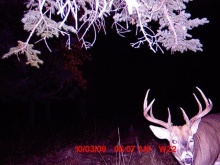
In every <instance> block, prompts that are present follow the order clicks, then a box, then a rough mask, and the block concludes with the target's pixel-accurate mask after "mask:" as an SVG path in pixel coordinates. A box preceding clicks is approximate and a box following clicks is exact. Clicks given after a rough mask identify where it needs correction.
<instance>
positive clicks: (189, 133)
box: [144, 87, 219, 165]
mask: <svg viewBox="0 0 220 165" xmlns="http://www.w3.org/2000/svg"><path fill="white" fill-rule="evenodd" d="M197 89H198V91H199V92H200V94H201V95H202V98H203V100H204V101H205V105H206V108H205V109H204V110H202V105H201V103H200V102H199V100H198V98H197V97H196V95H195V94H193V95H194V97H195V100H196V102H197V104H198V107H199V112H198V114H197V115H196V116H194V117H192V118H191V119H189V118H188V116H187V115H186V113H185V111H184V110H183V108H180V109H181V111H182V114H183V118H184V120H185V121H186V124H184V125H183V126H173V124H172V123H171V115H170V110H169V108H168V121H167V122H164V121H162V120H158V119H156V118H155V117H154V116H153V112H152V106H153V103H154V101H155V99H153V100H152V101H151V102H150V104H149V105H148V100H147V99H148V94H149V91H150V90H148V91H147V93H146V96H145V100H144V117H145V118H146V119H147V120H148V121H150V122H152V123H155V124H158V125H160V126H162V127H158V126H153V125H150V129H151V131H152V132H153V133H154V135H155V136H156V137H158V138H159V139H167V140H168V141H169V143H170V146H175V147H176V152H174V153H173V155H174V156H175V157H176V159H177V160H178V162H179V163H180V164H182V165H191V164H193V162H194V158H195V157H194V155H195V154H196V152H197V149H195V143H199V141H198V140H197V141H196V142H195V140H194V137H195V134H196V133H197V131H198V128H199V124H200V121H201V118H202V117H203V116H205V115H206V114H208V113H209V111H210V110H211V109H212V105H213V104H212V102H211V100H210V99H207V98H206V96H205V95H204V93H203V92H202V90H201V89H199V88H198V87H197ZM149 111H150V112H149ZM218 122H219V120H218ZM204 131H205V130H202V131H201V132H203V134H204ZM200 134H201V136H203V134H202V133H200ZM203 137H204V136H203ZM197 162H198V161H197ZM201 164H202V163H201Z"/></svg>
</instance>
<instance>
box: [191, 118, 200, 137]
mask: <svg viewBox="0 0 220 165" xmlns="http://www.w3.org/2000/svg"><path fill="white" fill-rule="evenodd" d="M200 121H201V119H198V120H196V121H194V122H193V123H192V126H191V131H192V134H193V135H194V134H195V133H196V132H197V130H198V128H199V123H200Z"/></svg>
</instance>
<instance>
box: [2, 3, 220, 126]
mask: <svg viewBox="0 0 220 165" xmlns="http://www.w3.org/2000/svg"><path fill="white" fill-rule="evenodd" d="M219 8H220V5H219V4H218V0H212V1H207V0H194V1H193V2H190V3H189V5H188V11H189V12H190V13H191V14H192V18H195V17H199V18H202V17H207V18H208V19H209V21H210V23H209V24H206V25H204V26H199V27H198V28H195V29H194V30H193V31H192V34H193V37H194V38H199V39H200V41H201V43H202V44H203V52H197V53H193V52H186V53H183V54H181V53H175V54H173V55H171V53H170V51H168V52H167V51H165V53H164V54H162V53H160V52H158V53H156V54H155V53H153V52H151V51H150V50H149V48H148V47H147V46H146V45H145V46H142V47H141V48H140V49H133V48H131V46H130V45H129V42H132V41H134V40H133V39H132V38H130V37H128V36H129V35H127V37H125V38H121V37H120V36H118V35H116V34H115V32H114V30H112V31H109V30H108V34H107V35H106V36H104V35H102V34H100V35H99V38H98V39H97V42H96V44H95V46H94V48H92V49H91V50H90V52H91V53H92V61H91V64H90V66H89V67H88V68H89V71H86V72H87V74H88V77H89V78H88V89H87V91H86V92H84V93H83V100H84V101H85V107H86V108H85V109H84V110H85V112H84V111H83V112H82V110H80V109H79V110H77V108H76V109H74V105H75V104H77V105H78V104H79V103H78V102H80V101H79V100H77V101H78V102H77V103H75V102H76V101H72V103H71V100H70V101H69V100H67V101H65V100H59V101H56V104H54V105H53V106H51V112H50V113H51V114H52V115H53V116H56V117H55V118H54V121H53V122H54V123H56V122H59V124H60V123H65V122H62V121H64V120H66V119H67V118H68V119H71V118H72V119H74V120H75V119H77V118H78V116H77V115H82V113H83V114H86V115H85V116H84V117H85V118H84V120H85V122H87V123H90V121H91V123H93V124H95V125H99V126H100V125H101V126H104V127H105V126H110V127H114V128H117V127H118V126H122V127H123V126H124V125H130V124H133V125H134V126H135V127H136V128H138V129H142V128H143V127H144V126H147V124H145V123H147V122H145V119H144V117H143V114H142V111H143V109H142V104H143V99H144V96H145V93H146V91H147V89H149V88H150V89H151V92H150V96H149V97H150V99H153V98H156V102H155V104H154V114H155V116H156V117H158V118H160V119H163V120H166V118H167V109H166V108H167V107H170V109H171V114H172V116H173V122H174V124H175V123H176V124H183V123H182V122H183V121H182V114H181V113H180V109H179V107H180V106H181V107H183V108H184V109H185V110H186V112H187V114H189V116H190V117H192V115H194V114H195V113H196V112H197V110H198V108H197V104H196V101H195V100H194V98H193V95H192V93H193V92H195V93H196V94H197V95H198V96H199V93H198V91H196V88H195V87H196V86H198V87H200V88H201V89H202V90H203V91H204V93H205V94H206V96H207V97H209V98H210V99H211V100H212V101H213V103H214V107H213V111H212V112H220V102H219V99H220V86H219V84H220V80H219V66H220V65H219V64H220V61H219V60H220V58H219V38H220V33H219V27H220V26H219V25H220V19H219V12H218V10H219ZM8 12H9V11H8ZM17 12H19V9H18V10H17ZM21 16H22V15H21ZM18 22H19V21H18ZM14 26H16V24H14ZM19 26H20V25H19ZM21 31H22V29H19V32H21ZM21 33H22V32H21ZM17 39H19V38H16V40H17ZM16 40H15V41H16ZM13 42H14V41H13ZM10 60H11V59H7V60H5V61H4V60H2V61H1V70H2V71H1V73H3V70H5V68H4V67H6V66H5V65H4V64H3V63H4V62H5V63H9V64H11V63H10V62H9V61H10ZM44 65H45V66H46V65H47V63H46V62H45V64H44ZM17 67H18V66H17ZM17 67H13V68H12V70H13V69H16V68H17ZM7 68H8V65H7ZM88 68H87V69H88ZM9 70H10V69H9ZM6 73H7V70H6V72H4V74H2V75H0V76H1V79H4V77H3V76H6V75H7V74H6ZM8 73H9V74H10V73H11V72H8ZM37 73H38V74H42V73H41V71H38V72H37ZM16 76H17V77H18V79H19V77H20V76H19V75H16ZM38 76H39V75H38ZM1 89H2V88H1ZM0 93H1V92H0ZM200 100H201V98H200ZM201 101H202V100H201ZM53 102H55V101H53ZM66 102H68V103H66ZM10 103H14V101H13V100H11V101H9V104H10ZM65 103H66V104H65ZM72 104H74V105H72ZM5 107H10V106H8V103H7V104H6V103H4V106H3V105H2V109H3V108H5ZM21 107H22V108H24V107H25V106H21ZM57 107H59V108H60V109H58V108H57ZM76 107H77V106H76ZM80 107H81V106H80ZM22 108H21V109H22ZM38 108H41V105H38ZM53 108H54V110H53ZM2 109H1V110H2ZM2 111H4V113H3V112H2V113H1V118H4V122H6V121H11V119H10V114H16V115H18V116H19V112H14V111H16V110H11V111H12V112H10V113H6V112H5V110H2ZM21 111H22V110H21ZM25 113H26V112H24V113H23V115H24V116H22V117H17V118H16V120H17V121H18V122H20V120H23V119H24V120H28V118H25V116H27V115H26V114H25ZM44 113H46V112H42V114H44ZM5 114H7V115H6V117H4V116H3V115H5ZM20 115H22V114H20ZM39 116H40V117H42V116H41V113H40V114H39ZM77 121H78V120H77ZM22 122H23V121H22ZM72 123H73V124H74V122H73V121H72ZM2 124H3V125H4V126H6V125H7V124H6V123H3V122H2ZM75 124H76V123H75ZM64 125H65V124H64ZM78 126H79V124H76V125H74V126H73V127H78ZM2 127H3V126H2ZM140 127H142V128H140ZM10 128H12V129H13V126H11V127H10ZM143 129H145V128H143Z"/></svg>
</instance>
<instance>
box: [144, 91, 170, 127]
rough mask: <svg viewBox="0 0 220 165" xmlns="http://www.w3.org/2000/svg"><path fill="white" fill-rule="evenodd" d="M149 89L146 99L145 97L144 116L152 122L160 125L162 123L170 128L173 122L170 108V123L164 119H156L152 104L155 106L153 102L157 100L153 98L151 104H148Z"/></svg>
mask: <svg viewBox="0 0 220 165" xmlns="http://www.w3.org/2000/svg"><path fill="white" fill-rule="evenodd" d="M149 91H150V89H148V90H147V93H146V96H145V99H144V117H145V118H146V119H147V120H148V121H150V122H152V123H155V124H158V125H161V126H163V127H165V128H167V129H169V128H170V126H171V124H170V120H171V117H170V113H169V110H168V113H169V117H168V123H165V122H163V121H162V120H158V119H156V118H155V117H154V116H153V112H152V106H153V103H154V101H155V99H153V100H152V101H151V102H150V104H149V105H148V104H147V103H148V100H147V99H148V94H149ZM149 110H150V115H148V112H149Z"/></svg>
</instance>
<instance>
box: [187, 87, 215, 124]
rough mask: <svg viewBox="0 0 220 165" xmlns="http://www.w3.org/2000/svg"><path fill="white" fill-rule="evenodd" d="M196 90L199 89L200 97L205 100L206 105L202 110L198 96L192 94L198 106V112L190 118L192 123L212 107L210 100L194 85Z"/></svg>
mask: <svg viewBox="0 0 220 165" xmlns="http://www.w3.org/2000/svg"><path fill="white" fill-rule="evenodd" d="M196 88H197V90H198V91H199V93H200V94H201V95H202V98H203V100H204V101H205V105H206V108H205V109H204V110H202V105H201V103H200V102H199V100H198V98H197V97H196V95H195V94H194V97H195V99H196V102H197V104H198V106H199V112H198V114H197V115H196V116H194V117H193V118H191V119H190V122H191V123H193V122H194V121H196V120H198V119H201V118H202V117H203V116H205V115H206V114H207V113H209V111H211V109H212V106H213V104H212V101H211V100H210V99H209V98H208V99H207V98H206V96H205V94H204V93H203V92H202V90H201V89H200V88H198V87H196Z"/></svg>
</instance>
